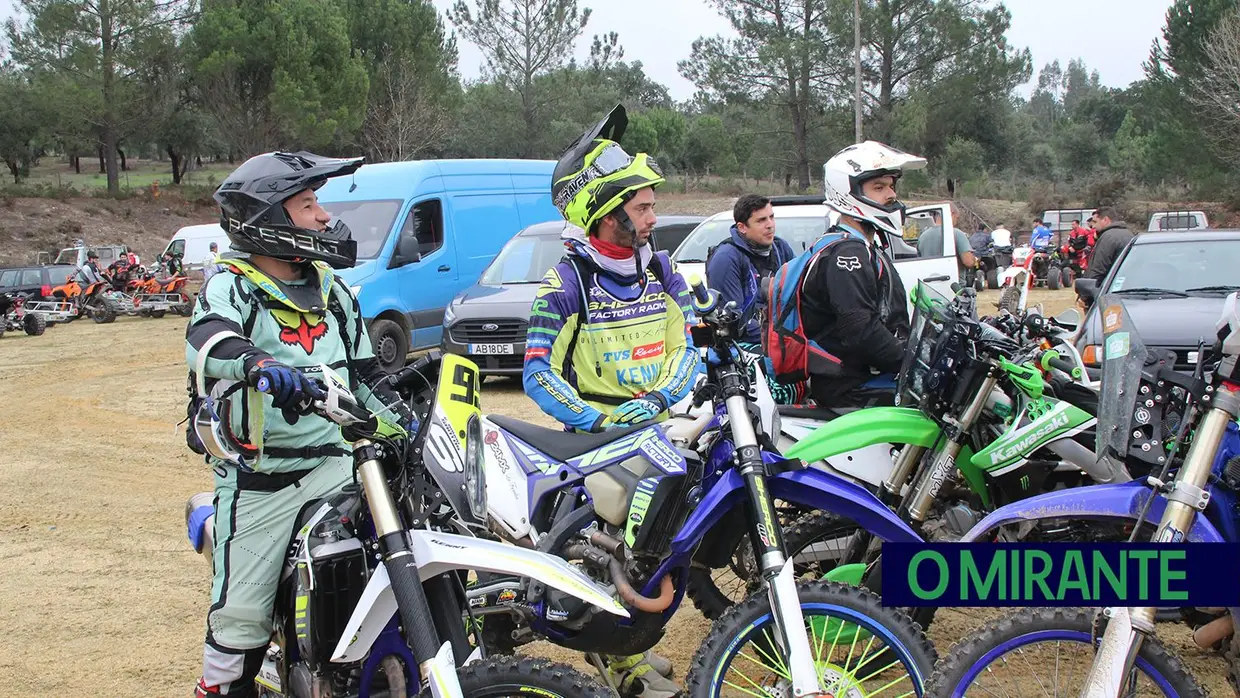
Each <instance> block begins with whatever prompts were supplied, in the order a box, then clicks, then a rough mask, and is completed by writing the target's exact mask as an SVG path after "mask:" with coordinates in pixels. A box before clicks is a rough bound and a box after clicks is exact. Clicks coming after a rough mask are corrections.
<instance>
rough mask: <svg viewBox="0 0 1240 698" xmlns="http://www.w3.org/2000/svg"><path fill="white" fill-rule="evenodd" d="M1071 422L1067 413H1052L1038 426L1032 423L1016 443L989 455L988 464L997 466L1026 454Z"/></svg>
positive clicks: (1036, 423)
mask: <svg viewBox="0 0 1240 698" xmlns="http://www.w3.org/2000/svg"><path fill="white" fill-rule="evenodd" d="M1043 420H1045V421H1043ZM1071 421H1072V419H1071V418H1070V417H1069V416H1068V413H1067V412H1058V413H1053V414H1051V415H1048V416H1047V417H1043V418H1042V420H1039V422H1041V423H1040V424H1039V423H1038V422H1034V423H1033V424H1030V425H1029V426H1027V427H1025V428H1024V429H1023V430H1022V431H1024V432H1025V435H1024V436H1022V437H1020V440H1018V441H1017V442H1016V443H1014V444H1012V445H1011V446H1004V447H1000V448H997V449H995V452H994V453H992V454H990V464H991V465H999V464H1000V463H1004V462H1006V461H1008V460H1009V459H1011V458H1015V457H1016V456H1019V455H1021V454H1024V453H1027V452H1028V451H1029V449H1031V448H1033V447H1034V446H1035V445H1037V444H1039V443H1041V442H1042V440H1043V439H1046V438H1047V437H1049V436H1050V435H1051V434H1054V433H1055V432H1056V431H1059V430H1060V429H1063V428H1064V427H1066V426H1068V423H1069V422H1071ZM1018 433H1019V432H1018Z"/></svg>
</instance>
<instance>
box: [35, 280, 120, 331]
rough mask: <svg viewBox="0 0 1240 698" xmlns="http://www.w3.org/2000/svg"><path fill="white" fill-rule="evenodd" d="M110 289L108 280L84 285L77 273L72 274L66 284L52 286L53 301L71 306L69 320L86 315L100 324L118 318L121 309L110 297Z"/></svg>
mask: <svg viewBox="0 0 1240 698" xmlns="http://www.w3.org/2000/svg"><path fill="white" fill-rule="evenodd" d="M110 290H111V289H110V288H109V284H108V282H107V281H96V282H94V283H90V284H86V285H85V286H83V285H82V282H81V280H80V279H79V278H78V277H77V275H75V274H70V275H69V276H67V277H66V278H65V283H64V284H62V285H60V286H54V287H53V288H52V293H51V301H52V302H56V303H60V304H61V305H62V306H64V305H67V306H68V307H69V309H70V312H71V315H70V317H69V320H72V319H75V318H78V317H81V316H83V315H86V316H89V317H90V319H92V320H94V321H95V322H97V323H99V324H106V323H109V322H113V321H114V320H116V314H117V311H118V310H119V308H117V306H116V302H115V301H113V300H112V299H111V298H109V297H108V294H109V292H110Z"/></svg>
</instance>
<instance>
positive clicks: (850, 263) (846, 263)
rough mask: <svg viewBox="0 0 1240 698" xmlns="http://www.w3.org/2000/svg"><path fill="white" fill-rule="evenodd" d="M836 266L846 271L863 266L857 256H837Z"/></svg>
mask: <svg viewBox="0 0 1240 698" xmlns="http://www.w3.org/2000/svg"><path fill="white" fill-rule="evenodd" d="M835 266H837V267H839V268H840V269H843V270H844V271H855V270H857V269H860V268H861V260H860V259H858V258H856V257H836V258H835Z"/></svg>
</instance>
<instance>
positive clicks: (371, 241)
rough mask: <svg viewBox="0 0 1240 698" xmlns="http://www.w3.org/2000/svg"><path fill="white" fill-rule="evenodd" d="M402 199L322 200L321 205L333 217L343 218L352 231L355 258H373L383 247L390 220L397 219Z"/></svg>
mask: <svg viewBox="0 0 1240 698" xmlns="http://www.w3.org/2000/svg"><path fill="white" fill-rule="evenodd" d="M402 203H404V202H402V201H401V200H399V199H385V200H380V201H336V202H331V203H328V202H322V206H323V209H324V210H326V211H327V212H328V213H330V214H332V220H335V219H337V218H339V219H341V220H343V221H344V224H345V225H347V226H349V230H351V231H353V239H354V240H356V241H357V258H358V259H374V258H375V257H378V256H379V251H380V250H382V249H383V243H384V242H386V241H387V237H388V233H390V232H392V222H393V221H395V220H396V214H397V213H398V212H399V211H400V205H401V204H402Z"/></svg>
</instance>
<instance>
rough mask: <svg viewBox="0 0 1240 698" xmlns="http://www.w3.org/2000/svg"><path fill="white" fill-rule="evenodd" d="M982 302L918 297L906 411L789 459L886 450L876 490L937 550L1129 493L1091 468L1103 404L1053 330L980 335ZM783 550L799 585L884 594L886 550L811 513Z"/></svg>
mask: <svg viewBox="0 0 1240 698" xmlns="http://www.w3.org/2000/svg"><path fill="white" fill-rule="evenodd" d="M972 293H973V292H972V290H971V289H965V291H964V292H963V293H962V294H961V295H959V296H957V297H956V298H955V299H950V300H949V299H947V298H945V297H943V296H941V295H940V294H938V293H936V292H935V291H934V290H933V289H931V288H930V287H929V286H926V285H925V284H920V285H919V286H918V287H917V288H916V289H915V290H914V292H913V299H914V307H915V312H914V316H913V323H912V332H911V336H910V340H909V344H908V349H907V351H906V354H905V361H904V366H903V368H902V370H901V372H900V380H899V386H898V393H897V404H898V405H899V406H897V407H875V408H866V409H861V410H857V411H854V412H850V413H847V414H844V415H842V416H840V417H838V418H836V419H835V420H833V421H830V422H827V423H826V424H824V425H823V426H822V427H820V428H819V429H817V430H816V431H814V432H813V433H812V434H810V435H809V436H808V437H807V438H805V439H803V440H801V441H800V442H798V443H797V444H795V445H794V446H793V447H792V448H790V449H789V450H788V451H787V452H786V455H787V456H788V457H790V458H798V459H801V460H803V461H806V462H816V461H821V460H830V459H838V458H839V457H840V456H842V455H844V454H847V453H849V452H853V451H856V450H858V449H862V448H867V447H871V446H875V445H883V444H887V445H890V448H891V452H892V465H891V468H890V470H889V472H887V473H886V474H885V476H884V477H883V478H882V485H881V486H880V487H878V488H871V489H876V490H877V491H876V492H875V493H876V494H877V495H878V496H879V498H880V499H881V500H882V501H883V502H884V503H886V504H887V505H888V506H890V507H892V509H894V510H895V511H896V512H897V513H898V514H899V515H900V516H901V518H903V519H904V520H906V521H908V522H909V523H910V524H911V525H912V526H913V527H914V529H915V530H917V531H918V532H919V533H920V535H922V536H923V537H924V538H925V539H926V540H928V541H933V542H950V541H954V540H957V539H959V537H960V536H962V535H963V534H964V533H965V532H967V531H968V530H969V529H970V528H971V527H972V526H973V524H975V523H976V522H977V521H979V520H980V519H981V518H982V517H983V516H984V515H985V513H986V512H988V511H991V510H993V509H994V508H995V507H998V506H1002V505H1003V504H1006V503H1008V502H1011V501H1015V500H1019V499H1023V498H1025V497H1028V496H1031V495H1034V494H1039V493H1042V492H1046V491H1050V490H1054V489H1059V488H1065V487H1074V486H1077V485H1082V484H1090V483H1108V482H1126V481H1128V480H1130V479H1131V476H1130V475H1129V474H1128V473H1127V472H1126V471H1124V470H1123V469H1122V467H1121V468H1119V469H1118V470H1116V469H1111V468H1108V467H1105V466H1103V467H1100V466H1099V465H1098V463H1097V459H1096V458H1095V457H1094V453H1093V450H1092V446H1093V443H1094V434H1093V428H1094V426H1095V424H1096V423H1097V419H1096V416H1097V410H1098V396H1097V393H1096V392H1094V391H1093V390H1092V389H1091V388H1089V387H1087V386H1086V384H1085V382H1084V380H1083V373H1084V372H1083V369H1082V368H1081V366H1080V365H1079V364H1076V363H1074V362H1073V361H1070V360H1068V359H1066V358H1064V356H1062V355H1061V354H1060V353H1059V352H1057V351H1056V350H1053V349H1047V348H1046V347H1048V346H1051V343H1052V340H1051V337H1053V335H1054V334H1055V333H1056V332H1057V330H1058V328H1057V327H1056V325H1055V322H1054V321H1053V320H1048V319H1046V318H1043V317H1042V316H1041V315H1039V314H1036V313H1029V314H1026V315H1023V316H1020V317H1017V316H1012V315H1009V314H1003V315H1001V316H999V317H997V318H987V319H986V320H985V321H979V320H978V319H976V318H975V316H974V311H973V307H974V304H973V298H972ZM1100 534H1101V535H1106V536H1107V539H1110V538H1112V537H1113V534H1111V533H1110V532H1099V531H1098V530H1097V528H1096V527H1090V526H1087V525H1086V524H1083V523H1081V524H1079V525H1078V524H1076V523H1070V524H1066V525H1063V526H1061V527H1059V528H1057V529H1054V530H1051V529H1048V528H1046V527H1043V528H1042V529H1039V530H1037V531H1034V530H1027V531H1022V532H1021V535H1022V536H1024V537H1025V538H1026V539H1029V538H1031V537H1036V538H1037V539H1039V540H1082V539H1092V538H1094V537H1096V536H1098V535H1100ZM785 540H786V545H787V548H788V553H789V555H790V556H791V557H793V558H794V560H795V562H796V567H797V574H798V576H799V577H802V578H803V577H805V576H810V577H814V578H818V577H823V576H825V577H826V578H827V579H830V580H833V581H841V582H847V583H852V584H857V583H861V582H862V581H863V580H864V581H865V583H866V585H867V586H869V587H871V588H874V589H876V590H877V589H881V564H880V562H879V557H878V552H879V549H878V542H877V541H876V539H875V538H874V537H873V536H872V535H871V534H870V533H869V532H868V531H865V530H861V529H859V528H858V527H857V526H856V525H855V524H854V523H853V522H851V521H847V520H844V519H842V518H840V517H837V516H835V515H833V514H831V513H830V512H811V513H808V514H805V515H804V516H802V517H801V518H799V519H798V520H796V521H795V522H794V523H792V524H791V525H790V526H788V527H787V529H786V532H785ZM738 576H739V575H738ZM752 584H753V582H752V580H751V581H750V582H749V585H750V586H752ZM932 614H933V609H918V612H917V615H918V616H919V617H918V620H920V621H922V622H923V624H925V623H927V622H928V621H929V619H930V617H931V616H932Z"/></svg>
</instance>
